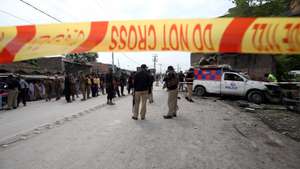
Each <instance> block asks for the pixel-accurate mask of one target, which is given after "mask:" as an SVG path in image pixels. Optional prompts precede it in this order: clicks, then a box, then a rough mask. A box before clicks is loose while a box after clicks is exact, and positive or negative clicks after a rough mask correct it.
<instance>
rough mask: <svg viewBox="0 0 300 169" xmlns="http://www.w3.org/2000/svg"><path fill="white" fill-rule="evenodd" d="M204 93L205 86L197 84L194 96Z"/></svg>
mask: <svg viewBox="0 0 300 169" xmlns="http://www.w3.org/2000/svg"><path fill="white" fill-rule="evenodd" d="M205 93H206V91H205V88H204V87H203V86H197V87H196V89H195V94H196V96H204V95H205Z"/></svg>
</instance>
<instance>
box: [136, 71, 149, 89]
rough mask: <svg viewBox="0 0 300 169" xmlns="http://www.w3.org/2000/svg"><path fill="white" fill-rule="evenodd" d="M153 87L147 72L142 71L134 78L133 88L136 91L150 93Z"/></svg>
mask: <svg viewBox="0 0 300 169" xmlns="http://www.w3.org/2000/svg"><path fill="white" fill-rule="evenodd" d="M150 86H151V80H150V75H149V74H148V72H146V71H140V72H138V73H136V75H135V76H134V82H133V87H134V90H135V91H148V90H149V88H150Z"/></svg>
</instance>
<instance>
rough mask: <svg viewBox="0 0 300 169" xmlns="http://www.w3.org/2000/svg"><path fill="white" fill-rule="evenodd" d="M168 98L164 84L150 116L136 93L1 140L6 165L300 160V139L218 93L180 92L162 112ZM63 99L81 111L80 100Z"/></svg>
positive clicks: (208, 168)
mask: <svg viewBox="0 0 300 169" xmlns="http://www.w3.org/2000/svg"><path fill="white" fill-rule="evenodd" d="M166 99H167V98H166V93H165V92H164V91H162V90H160V89H156V90H155V103H154V104H151V105H148V113H147V116H146V118H147V119H146V120H145V121H141V120H139V121H133V120H132V119H131V118H130V117H131V97H125V98H123V99H120V100H118V101H117V105H115V106H105V107H96V108H94V109H92V110H89V111H84V112H85V113H84V115H83V116H80V118H73V119H72V120H71V121H66V122H64V123H62V124H61V125H59V126H57V127H54V128H52V129H48V130H44V131H42V133H41V134H38V135H37V136H34V137H29V138H28V139H26V140H23V141H19V142H16V143H13V144H11V145H9V146H8V147H6V148H0V168H1V169H152V168H157V169H200V168H201V169H299V168H300V160H299V159H300V151H299V150H300V145H299V143H298V142H295V141H293V140H290V139H289V138H286V137H285V136H283V135H280V134H278V133H276V132H273V131H271V130H270V129H269V128H267V127H266V126H265V125H264V124H262V123H261V122H259V121H257V119H255V118H254V117H252V116H251V115H249V114H245V113H240V112H238V111H237V110H235V109H234V108H232V107H230V106H228V105H226V104H225V103H223V102H221V101H218V100H212V99H202V100H200V99H198V100H196V102H195V103H188V102H186V101H185V100H184V99H181V100H180V101H179V106H180V112H179V116H178V117H177V118H176V119H172V120H164V119H163V118H162V115H163V114H165V113H166V112H167V107H166ZM88 102H89V101H87V102H86V103H85V104H89V103H88ZM91 102H93V101H91ZM65 106H73V107H74V111H75V110H76V108H77V109H78V111H81V110H80V109H79V108H78V107H81V106H82V104H78V105H76V104H73V105H71V104H69V105H65ZM45 107H48V106H45ZM45 111H50V108H48V109H45ZM62 113H63V112H62Z"/></svg>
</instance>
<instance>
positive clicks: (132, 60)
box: [122, 53, 140, 65]
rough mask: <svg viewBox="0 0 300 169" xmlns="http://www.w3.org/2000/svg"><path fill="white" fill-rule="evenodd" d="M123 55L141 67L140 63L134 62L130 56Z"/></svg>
mask: <svg viewBox="0 0 300 169" xmlns="http://www.w3.org/2000/svg"><path fill="white" fill-rule="evenodd" d="M122 54H123V55H124V56H125V57H127V59H129V60H131V61H132V62H134V63H135V64H137V65H140V63H139V62H137V61H135V60H133V59H132V58H130V57H129V56H127V55H126V54H125V53H122Z"/></svg>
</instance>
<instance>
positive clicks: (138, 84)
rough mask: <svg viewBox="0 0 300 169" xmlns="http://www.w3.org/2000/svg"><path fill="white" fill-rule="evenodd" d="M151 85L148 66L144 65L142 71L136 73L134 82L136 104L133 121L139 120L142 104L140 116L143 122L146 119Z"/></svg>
mask: <svg viewBox="0 0 300 169" xmlns="http://www.w3.org/2000/svg"><path fill="white" fill-rule="evenodd" d="M150 85H151V84H150V76H149V74H148V72H147V66H146V65H145V64H142V65H141V70H140V71H139V72H137V73H136V75H135V76H134V80H133V88H134V101H135V103H134V112H133V116H132V119H134V120H137V119H138V115H139V108H140V104H142V106H141V112H140V116H141V119H142V120H144V119H145V115H146V103H147V98H148V92H149V88H150Z"/></svg>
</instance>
